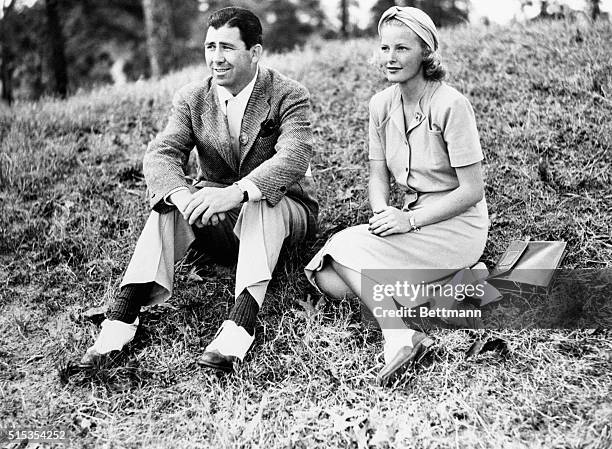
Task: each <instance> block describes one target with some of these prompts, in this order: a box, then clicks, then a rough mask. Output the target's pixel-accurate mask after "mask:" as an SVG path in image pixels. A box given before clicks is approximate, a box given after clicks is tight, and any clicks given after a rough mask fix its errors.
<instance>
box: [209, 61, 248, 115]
mask: <svg viewBox="0 0 612 449" xmlns="http://www.w3.org/2000/svg"><path fill="white" fill-rule="evenodd" d="M258 74H259V65H257V69H256V70H255V76H254V77H253V79H252V80H251V81H250V82H249V84H247V85H246V86H245V87H244V89H242V90H241V91H240V92H238V94H237V95H236V96H234V95H232V93H231V92H230V91H229V90H227V89H226V88H225V87H223V86H219V85H218V84H217V85H216V86H217V95H218V96H219V103H221V107H223V108H225V105H226V102H227V101H228V100H232V99H236V100H238V101H240V102H244V103H247V102H248V101H249V98H251V94H252V93H253V89H254V88H255V82H256V81H257V75H258Z"/></svg>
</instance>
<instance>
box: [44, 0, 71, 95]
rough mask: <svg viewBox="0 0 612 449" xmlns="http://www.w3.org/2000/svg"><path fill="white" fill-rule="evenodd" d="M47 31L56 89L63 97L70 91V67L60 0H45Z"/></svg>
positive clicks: (50, 63) (50, 61)
mask: <svg viewBox="0 0 612 449" xmlns="http://www.w3.org/2000/svg"><path fill="white" fill-rule="evenodd" d="M45 11H46V15H47V32H48V34H49V45H50V46H51V52H50V59H49V65H50V66H51V69H52V71H53V78H54V89H53V90H54V91H55V92H56V93H58V94H59V95H60V96H61V97H62V98H65V97H66V94H67V93H68V69H67V67H66V55H65V51H64V36H63V35H62V25H61V22H60V19H59V11H58V0H45Z"/></svg>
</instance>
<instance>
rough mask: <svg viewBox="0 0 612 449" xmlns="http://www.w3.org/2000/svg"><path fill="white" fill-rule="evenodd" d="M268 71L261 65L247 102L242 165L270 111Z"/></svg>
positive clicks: (243, 129) (243, 121)
mask: <svg viewBox="0 0 612 449" xmlns="http://www.w3.org/2000/svg"><path fill="white" fill-rule="evenodd" d="M268 78H269V76H268V71H267V70H266V69H264V68H263V67H261V66H260V67H259V74H258V75H257V81H255V85H254V86H253V92H252V93H251V98H249V102H248V103H247V107H246V109H245V111H244V117H243V118H242V126H241V128H240V164H239V166H240V165H242V162H243V161H244V159H245V158H246V156H247V154H248V153H249V151H250V150H251V148H252V147H253V144H254V143H255V140H256V139H257V135H258V134H259V131H260V129H261V122H263V121H264V120H265V119H266V118H267V117H268V113H269V112H270V89H269V86H268V84H269V82H268Z"/></svg>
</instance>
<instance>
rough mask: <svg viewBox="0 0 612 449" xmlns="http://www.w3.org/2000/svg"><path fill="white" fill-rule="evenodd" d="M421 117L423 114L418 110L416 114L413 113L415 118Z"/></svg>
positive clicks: (419, 118)
mask: <svg viewBox="0 0 612 449" xmlns="http://www.w3.org/2000/svg"><path fill="white" fill-rule="evenodd" d="M422 117H423V115H422V114H421V113H420V112H417V113H416V114H414V118H416V119H417V120H421V118H422Z"/></svg>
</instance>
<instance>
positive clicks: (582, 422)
mask: <svg viewBox="0 0 612 449" xmlns="http://www.w3.org/2000/svg"><path fill="white" fill-rule="evenodd" d="M611 37H612V30H611V29H610V27H609V25H605V24H599V25H598V26H597V27H596V28H594V29H592V30H590V32H588V33H582V34H580V35H578V34H577V33H576V29H575V27H574V25H572V24H566V23H553V24H546V23H541V24H537V25H530V26H527V27H519V26H516V27H514V28H491V29H469V28H460V29H456V30H445V32H444V34H443V44H444V48H445V50H444V56H445V57H446V60H447V61H448V63H449V64H448V65H449V68H450V70H451V78H450V83H451V84H452V85H455V86H457V87H458V88H459V89H460V90H461V91H462V92H464V93H465V94H466V95H468V96H469V98H470V99H471V101H472V104H473V106H474V109H475V111H476V114H477V119H478V123H479V126H480V131H481V140H482V143H483V147H484V148H485V150H486V152H487V160H486V165H485V169H486V172H487V199H488V202H489V208H490V212H491V218H492V227H491V232H490V241H489V244H488V245H487V250H486V253H485V255H484V259H485V260H486V261H487V262H488V263H489V265H492V263H493V261H495V260H496V258H497V257H498V256H499V254H500V253H501V251H502V250H503V248H504V247H505V245H506V244H507V242H508V241H509V240H510V239H512V238H517V237H522V236H525V235H531V236H532V237H533V238H537V239H563V240H566V241H567V242H568V244H569V254H570V255H569V257H568V259H566V266H568V267H590V268H604V267H606V268H609V266H610V260H612V241H611V240H610V235H611V234H612V232H611V229H610V223H611V222H612V220H611V218H612V217H611V212H610V211H611V210H612V207H611V203H612V192H611V190H610V187H609V186H610V182H611V179H610V164H611V162H612V157H611V153H610V144H611V139H612V125H610V120H609V117H610V116H611V115H612V114H611V113H612V107H611V104H610V98H609V97H607V96H606V95H609V92H610V87H611V85H610V83H611V77H610V76H609V75H610V73H612V66H611V65H610V61H611V60H612V54H611V50H610V46H609V42H610V39H611ZM374 48H375V43H374V42H373V41H369V40H359V41H352V42H349V43H334V42H332V43H324V44H320V48H319V47H316V46H311V47H307V48H305V49H304V50H303V51H300V52H294V53H292V54H289V55H283V56H271V57H269V58H268V63H269V64H270V65H273V66H275V67H277V68H279V69H281V70H282V71H284V72H285V73H287V74H288V75H290V76H293V77H295V78H297V79H300V80H301V81H302V82H304V83H305V84H306V85H307V87H308V88H309V89H310V91H311V93H312V100H313V109H314V120H313V126H314V128H315V136H316V143H317V155H316V157H315V160H314V173H315V176H316V178H317V181H318V183H319V185H320V186H321V188H320V200H321V205H322V214H321V225H322V234H321V238H320V239H319V240H318V241H317V242H315V244H314V245H309V246H307V247H305V248H302V249H301V250H300V251H296V252H293V253H292V254H290V255H289V256H288V257H286V258H285V262H284V264H282V265H281V266H280V267H279V269H278V277H277V280H276V281H275V282H274V283H273V284H272V286H271V291H270V297H269V298H268V300H267V302H266V304H265V305H264V308H263V310H262V313H261V315H260V320H259V324H258V328H257V339H256V346H255V347H254V350H253V351H251V353H250V355H249V356H248V358H247V360H246V363H245V364H244V365H242V367H241V369H240V370H239V372H237V373H236V374H235V375H233V376H218V375H216V374H214V373H211V372H209V371H204V370H202V369H200V368H199V367H198V366H197V365H196V364H195V358H196V357H197V355H198V354H199V353H200V351H201V350H202V347H203V345H204V344H205V343H206V342H208V341H209V340H210V338H211V337H212V334H213V333H214V332H215V330H216V328H217V326H218V324H219V323H220V322H221V321H222V320H223V319H224V317H225V316H226V313H227V310H228V307H229V306H230V304H231V301H232V298H231V291H232V288H233V284H232V270H231V269H229V270H227V269H216V268H214V267H207V268H206V270H205V272H204V274H203V276H202V277H203V281H202V282H196V281H194V280H193V277H190V276H189V272H190V271H189V270H190V267H189V266H183V267H182V268H181V269H180V271H179V275H178V279H177V283H178V287H179V288H178V289H177V291H178V293H177V295H176V297H175V298H174V299H173V300H172V302H171V305H170V306H168V307H163V308H155V309H152V310H149V311H147V312H146V313H145V314H144V317H143V318H144V319H143V323H144V324H143V326H141V328H140V330H139V333H138V335H137V338H136V340H135V341H134V342H133V343H132V344H131V345H130V347H129V348H128V349H127V350H126V351H124V352H123V353H121V354H120V355H119V356H118V358H117V359H116V360H114V361H111V362H109V363H108V364H107V365H105V366H104V367H102V368H101V369H99V370H97V371H96V372H94V373H93V374H91V375H85V374H83V373H80V374H77V375H75V376H73V377H71V378H70V379H68V380H67V382H64V383H62V382H61V381H60V379H59V377H58V372H57V369H56V366H57V364H58V363H59V362H60V361H62V360H65V359H69V358H73V357H77V356H79V355H80V354H82V353H83V351H84V350H85V348H86V347H87V346H88V345H89V344H91V342H92V340H93V338H94V336H95V334H96V332H97V328H96V326H95V325H93V324H91V323H89V322H86V321H85V320H84V319H83V312H84V311H85V310H86V309H88V308H90V307H93V306H98V305H102V304H104V303H105V302H107V301H108V300H109V298H111V297H112V295H113V293H114V291H115V289H116V287H117V283H118V279H119V276H120V275H121V272H122V270H123V267H124V266H125V264H126V263H127V260H128V258H129V256H130V252H131V249H132V248H133V245H134V243H135V240H136V238H137V236H138V233H139V230H140V229H141V227H142V225H143V223H144V219H145V216H146V213H147V210H146V203H145V200H144V184H143V179H142V175H141V162H140V161H141V158H142V154H143V152H144V149H145V147H146V144H147V142H148V141H149V140H150V139H151V137H152V136H153V135H154V134H155V133H156V132H157V131H158V130H159V129H160V127H161V126H163V122H164V120H165V115H166V113H167V109H168V106H169V101H170V96H171V93H172V92H173V91H174V90H175V89H176V88H177V87H178V86H180V85H181V84H183V83H184V82H186V81H187V80H189V79H194V78H196V77H198V76H202V73H203V70H202V69H201V68H195V69H192V70H187V71H183V72H180V73H177V74H173V75H171V76H170V77H167V78H165V79H163V80H161V81H158V82H143V83H140V84H134V85H130V86H128V87H127V88H122V89H114V88H112V87H106V88H101V89H98V90H96V91H95V92H92V93H82V94H79V95H77V96H75V97H73V98H71V99H69V100H67V101H65V102H60V101H53V100H49V101H43V102H39V103H35V104H20V105H16V106H15V107H14V108H13V109H12V110H3V111H2V112H0V138H1V152H0V185H1V186H2V188H1V191H0V207H1V208H2V211H1V214H0V285H1V290H0V310H1V314H0V397H1V402H0V425H8V424H16V425H20V426H25V425H28V426H35V425H52V426H60V425H62V426H68V428H69V430H70V433H71V435H72V437H73V439H74V440H73V446H74V447H109V448H110V447H153V448H155V447H321V448H327V447H357V448H366V447H380V448H385V447H415V448H430V447H431V448H437V447H483V448H489V447H559V448H561V447H563V448H566V447H568V448H587V447H589V448H607V447H610V445H611V443H612V435H611V432H612V431H611V429H610V422H611V421H612V402H611V400H610V385H611V384H612V374H611V372H612V371H611V369H610V368H611V360H610V359H611V354H612V341H611V339H610V334H609V331H603V332H601V333H591V332H589V331H586V330H576V331H550V330H530V331H499V332H488V334H489V335H498V336H501V337H503V338H505V339H506V340H507V341H508V342H509V345H510V350H511V352H510V354H509V355H508V357H505V358H504V357H501V356H499V355H495V354H490V355H483V356H479V357H477V358H475V359H472V360H466V359H465V357H464V351H465V350H466V349H467V348H468V347H469V345H470V344H471V342H472V341H473V339H474V337H475V334H474V333H473V332H469V331H435V332H434V336H435V338H436V339H437V342H438V344H437V346H436V351H435V352H434V353H433V354H432V355H431V356H430V357H429V358H428V359H427V360H426V361H425V363H424V364H423V366H422V367H420V368H419V369H418V370H417V371H416V372H409V373H407V374H406V376H404V378H402V379H401V381H400V382H399V384H398V385H396V386H395V387H394V388H390V389H381V388H379V387H376V386H374V379H375V375H376V373H377V371H378V370H379V369H380V368H381V367H382V360H381V356H380V350H381V343H380V334H379V332H378V331H377V330H375V329H371V328H369V327H368V326H367V325H365V324H363V323H361V322H360V318H359V307H358V305H357V304H356V303H355V302H354V301H344V302H341V303H325V304H323V303H319V304H318V306H317V308H315V309H310V308H309V307H306V309H304V308H303V307H302V306H300V305H299V304H298V303H297V301H298V300H300V301H303V300H305V299H306V295H307V294H308V293H312V290H310V289H309V287H308V285H307V282H306V281H305V279H304V278H303V276H302V274H301V267H302V266H303V265H304V264H305V262H306V261H307V260H308V259H309V257H310V256H311V255H312V254H313V253H314V252H315V250H316V248H317V247H318V246H319V245H320V244H322V242H323V241H324V239H325V238H326V237H327V236H328V235H330V234H331V233H333V232H335V231H336V230H337V229H339V228H342V227H345V226H348V225H351V224H354V223H357V222H360V221H363V220H364V219H365V217H366V216H367V213H368V206H367V201H366V191H365V186H366V176H367V173H366V170H365V160H366V139H367V101H368V99H369V97H370V96H371V95H372V94H373V93H374V92H376V91H378V90H380V89H382V88H383V87H384V86H385V83H384V82H383V80H381V79H380V77H379V76H378V75H377V74H376V73H375V71H374V70H373V69H372V67H371V66H370V65H369V64H368V60H369V59H370V56H371V54H372V51H373V49H374ZM2 444H6V443H2Z"/></svg>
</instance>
